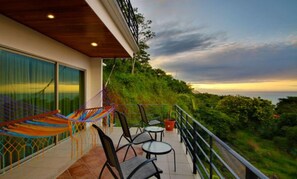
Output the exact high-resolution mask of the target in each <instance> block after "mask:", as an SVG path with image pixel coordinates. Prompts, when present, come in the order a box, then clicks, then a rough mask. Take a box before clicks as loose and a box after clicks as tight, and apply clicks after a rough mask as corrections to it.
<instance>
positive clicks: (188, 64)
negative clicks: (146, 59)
mask: <svg viewBox="0 0 297 179" xmlns="http://www.w3.org/2000/svg"><path fill="white" fill-rule="evenodd" d="M131 3H132V6H133V7H137V8H138V11H139V12H140V13H142V14H143V15H144V17H145V18H146V19H149V20H152V24H151V27H152V31H154V32H155V33H156V36H155V37H154V38H153V39H151V40H150V41H149V42H148V44H149V46H150V49H149V53H150V54H151V60H150V64H151V65H152V67H154V68H161V69H162V70H164V71H166V72H167V73H168V74H171V75H172V76H173V77H175V78H177V79H180V80H183V81H185V82H187V83H188V84H190V85H191V86H192V87H193V88H194V89H195V90H197V91H199V92H208V93H216V94H220V93H221V94H228V93H232V94H234V93H238V94H240V93H241V92H290V93H292V94H293V95H294V94H295V95H296V96H297V1H296V0H248V1H244V0H131Z"/></svg>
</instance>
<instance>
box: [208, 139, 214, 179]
mask: <svg viewBox="0 0 297 179" xmlns="http://www.w3.org/2000/svg"><path fill="white" fill-rule="evenodd" d="M212 158H213V154H212V136H211V135H210V136H209V178H210V179H212Z"/></svg>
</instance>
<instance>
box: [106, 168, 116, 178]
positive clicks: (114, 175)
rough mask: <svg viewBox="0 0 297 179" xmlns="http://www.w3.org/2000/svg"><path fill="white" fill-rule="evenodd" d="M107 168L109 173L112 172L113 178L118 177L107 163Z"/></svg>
mask: <svg viewBox="0 0 297 179" xmlns="http://www.w3.org/2000/svg"><path fill="white" fill-rule="evenodd" d="M107 168H108V169H109V171H110V173H111V174H112V176H113V177H114V178H118V177H117V175H116V174H115V173H114V171H113V170H112V168H111V167H110V166H109V165H107Z"/></svg>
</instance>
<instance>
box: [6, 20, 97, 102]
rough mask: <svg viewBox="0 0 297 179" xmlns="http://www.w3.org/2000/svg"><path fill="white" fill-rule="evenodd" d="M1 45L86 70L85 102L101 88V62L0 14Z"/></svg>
mask: <svg viewBox="0 0 297 179" xmlns="http://www.w3.org/2000/svg"><path fill="white" fill-rule="evenodd" d="M0 46H1V47H4V48H9V49H12V50H16V51H19V52H23V53H27V54H30V55H33V56H37V57H41V58H44V59H47V60H50V61H53V62H58V63H60V64H63V65H67V66H70V67H74V68H78V69H80V70H84V71H85V76H86V80H85V81H86V84H85V85H86V86H85V88H86V101H88V100H89V99H90V98H92V97H93V96H94V95H96V94H97V93H98V92H99V91H100V90H101V88H102V60H101V59H91V58H89V57H88V56H86V55H84V54H82V53H80V52H78V51H76V50H73V49H72V48H69V47H67V46H66V45H64V44H62V43H60V42H57V41H55V40H53V39H51V38H49V37H47V36H45V35H43V34H41V33H39V32H37V31H34V30H32V29H30V28H28V27H26V26H24V25H22V24H19V23H18V22H16V21H13V20H11V19H9V18H7V17H5V16H3V15H2V14H0Z"/></svg>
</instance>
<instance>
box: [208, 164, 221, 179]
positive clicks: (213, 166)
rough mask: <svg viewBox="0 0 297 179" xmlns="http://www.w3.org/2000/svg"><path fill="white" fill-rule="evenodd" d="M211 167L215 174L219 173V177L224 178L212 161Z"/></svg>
mask: <svg viewBox="0 0 297 179" xmlns="http://www.w3.org/2000/svg"><path fill="white" fill-rule="evenodd" d="M211 166H212V168H213V169H214V170H215V172H216V174H217V175H219V177H220V178H224V177H223V175H222V174H221V172H220V171H219V170H218V169H217V167H216V166H215V165H214V164H213V163H212V164H211Z"/></svg>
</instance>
